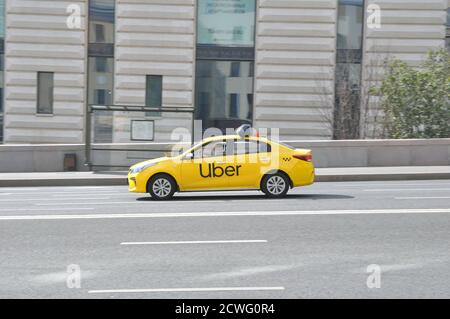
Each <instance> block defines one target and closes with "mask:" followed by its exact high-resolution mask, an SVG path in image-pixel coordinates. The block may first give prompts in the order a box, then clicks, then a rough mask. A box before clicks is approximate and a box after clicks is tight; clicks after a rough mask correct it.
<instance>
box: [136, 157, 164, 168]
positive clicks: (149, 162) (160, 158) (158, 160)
mask: <svg viewBox="0 0 450 319" xmlns="http://www.w3.org/2000/svg"><path fill="white" fill-rule="evenodd" d="M169 159H170V157H167V156H164V157H158V158H154V159H151V160H148V161H143V162H139V163H136V164H134V165H133V166H131V167H130V169H133V168H135V167H138V166H143V165H147V164H151V163H159V162H163V161H167V160H169Z"/></svg>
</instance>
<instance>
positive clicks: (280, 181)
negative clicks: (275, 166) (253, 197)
mask: <svg viewBox="0 0 450 319" xmlns="http://www.w3.org/2000/svg"><path fill="white" fill-rule="evenodd" d="M289 185H290V183H289V178H288V177H287V176H286V175H285V174H282V173H274V174H267V175H265V176H264V177H263V179H262V181H261V190H262V191H263V192H264V194H266V196H267V197H271V198H281V197H284V196H286V194H287V192H288V191H289Z"/></svg>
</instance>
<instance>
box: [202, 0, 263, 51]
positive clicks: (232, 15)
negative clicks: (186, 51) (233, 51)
mask: <svg viewBox="0 0 450 319" xmlns="http://www.w3.org/2000/svg"><path fill="white" fill-rule="evenodd" d="M255 2H256V0H233V1H223V0H221V1H218V0H198V1H197V8H198V14H197V16H198V17H197V20H198V23H197V44H199V45H217V46H246V47H253V46H254V44H255V8H256V4H255Z"/></svg>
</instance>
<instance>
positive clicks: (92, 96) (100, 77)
mask: <svg viewBox="0 0 450 319" xmlns="http://www.w3.org/2000/svg"><path fill="white" fill-rule="evenodd" d="M113 63H114V59H113V58H105V57H89V59H88V64H89V71H88V78H89V87H88V103H89V104H90V105H111V104H112V102H113V101H112V90H113V72H112V70H113Z"/></svg>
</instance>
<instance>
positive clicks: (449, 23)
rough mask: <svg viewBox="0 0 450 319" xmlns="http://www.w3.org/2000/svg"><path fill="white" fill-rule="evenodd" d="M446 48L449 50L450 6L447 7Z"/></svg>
mask: <svg viewBox="0 0 450 319" xmlns="http://www.w3.org/2000/svg"><path fill="white" fill-rule="evenodd" d="M446 43H447V49H448V50H449V51H450V8H447V39H446Z"/></svg>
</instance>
